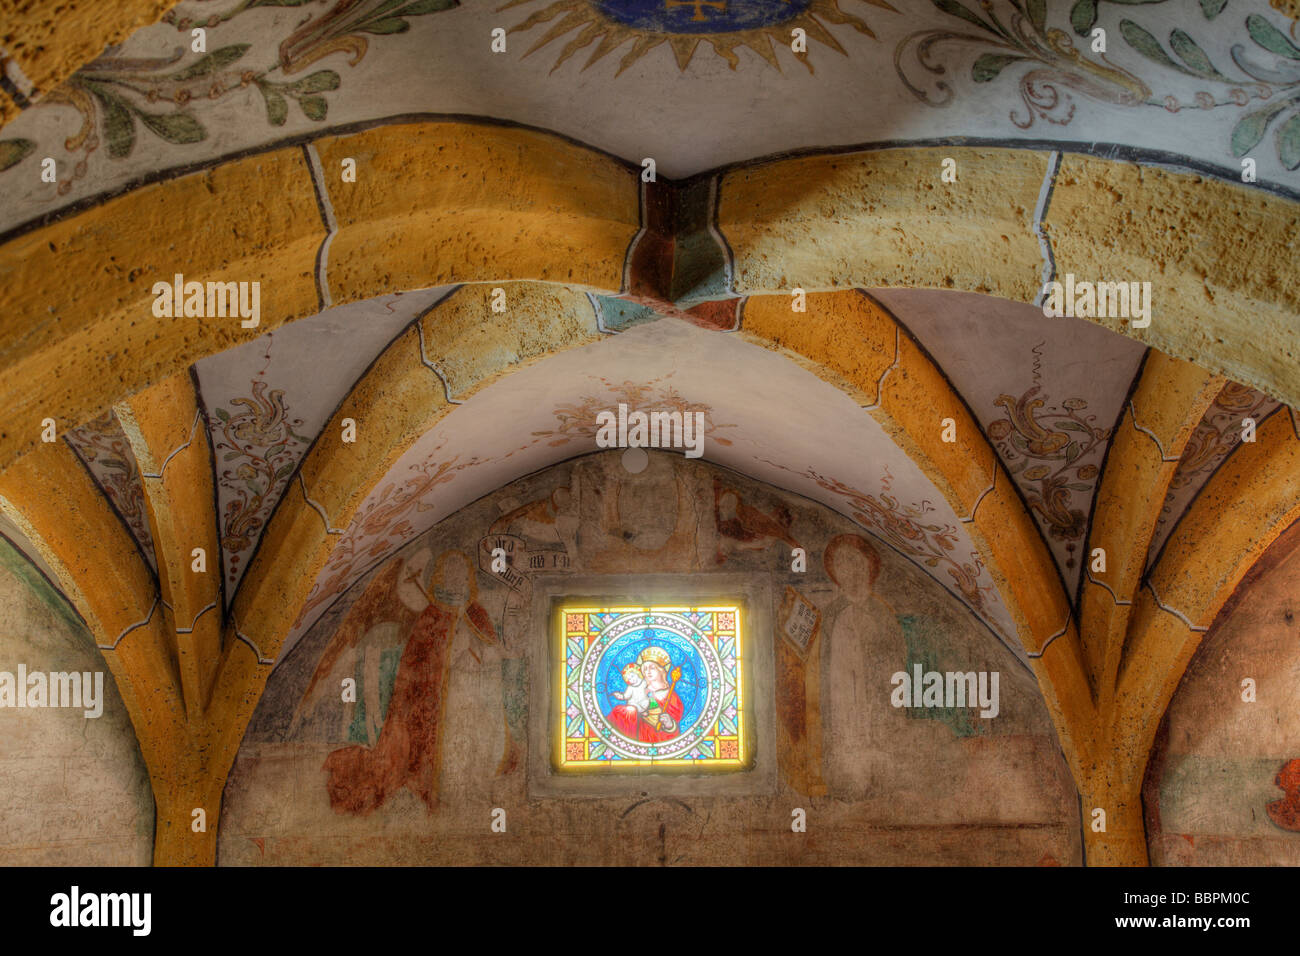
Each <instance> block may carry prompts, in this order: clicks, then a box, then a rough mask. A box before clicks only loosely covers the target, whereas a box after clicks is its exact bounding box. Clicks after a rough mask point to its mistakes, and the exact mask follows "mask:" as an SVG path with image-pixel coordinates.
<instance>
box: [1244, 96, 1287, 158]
mask: <svg viewBox="0 0 1300 956" xmlns="http://www.w3.org/2000/svg"><path fill="white" fill-rule="evenodd" d="M1285 108H1286V104H1285V103H1279V104H1277V105H1276V106H1269V107H1267V108H1265V109H1262V110H1258V111H1257V112H1254V113H1248V114H1247V115H1245V116H1243V117H1242V118H1241V119H1239V120H1238V121H1237V125H1236V126H1234V127H1233V128H1232V155H1233V156H1236V157H1238V158H1240V157H1242V156H1245V155H1246V154H1247V153H1249V152H1250V151H1251V150H1252V149H1254V148H1255V147H1256V146H1258V145H1259V141H1260V140H1261V139H1263V138H1264V132H1265V131H1266V130H1267V129H1268V124H1269V123H1271V122H1273V117H1275V116H1277V114H1278V113H1280V112H1282V110H1283V109H1285Z"/></svg>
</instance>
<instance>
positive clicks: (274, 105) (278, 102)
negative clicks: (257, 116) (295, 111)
mask: <svg viewBox="0 0 1300 956" xmlns="http://www.w3.org/2000/svg"><path fill="white" fill-rule="evenodd" d="M262 97H263V98H264V99H265V100H266V118H267V120H268V121H269V122H270V124H271V125H272V126H283V125H284V121H285V120H286V119H288V118H289V104H288V103H287V102H286V101H285V98H284V97H283V96H281V95H280V94H279V93H277V92H276V91H275V90H273V89H270V88H269V87H262Z"/></svg>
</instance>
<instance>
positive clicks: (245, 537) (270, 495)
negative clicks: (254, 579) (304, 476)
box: [213, 380, 310, 585]
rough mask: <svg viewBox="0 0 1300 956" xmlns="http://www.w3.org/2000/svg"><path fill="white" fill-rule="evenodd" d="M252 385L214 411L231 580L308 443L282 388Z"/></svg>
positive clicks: (223, 542) (260, 382)
mask: <svg viewBox="0 0 1300 956" xmlns="http://www.w3.org/2000/svg"><path fill="white" fill-rule="evenodd" d="M252 386H253V387H252V391H253V394H252V395H251V396H248V397H243V398H236V399H234V400H232V401H231V402H230V405H231V409H230V410H227V409H225V408H218V409H217V410H216V412H215V413H214V414H215V415H216V418H217V422H215V423H214V431H215V432H216V435H215V437H216V441H215V442H214V443H213V452H214V454H216V455H219V456H220V458H221V462H222V463H223V464H224V465H225V467H223V468H222V469H221V473H220V476H219V479H218V480H219V481H220V484H221V486H222V488H224V489H225V490H226V491H227V492H228V493H229V494H230V495H231V496H232V500H230V501H227V502H226V506H225V509H224V512H223V516H222V519H223V523H222V533H221V547H222V549H223V550H224V552H225V554H226V556H227V558H228V562H229V563H228V565H227V568H226V575H227V580H228V582H229V583H230V584H231V585H233V584H234V583H235V582H236V581H237V580H238V579H239V573H240V568H239V565H240V561H241V554H242V552H244V551H247V550H248V549H249V548H251V547H252V546H253V543H254V542H255V541H256V540H257V538H258V536H259V535H260V534H261V532H262V527H263V525H264V524H265V523H266V519H267V517H268V515H269V513H270V510H271V507H272V505H274V504H275V502H276V501H277V500H278V499H279V496H280V493H281V492H282V491H283V489H284V486H285V484H286V483H287V482H288V480H289V476H290V475H292V474H293V470H294V468H295V467H297V464H298V459H299V458H300V457H301V456H302V450H303V449H305V448H306V446H307V445H308V444H309V443H310V439H308V438H305V437H304V436H302V435H300V434H298V433H297V431H295V429H297V428H301V427H302V424H303V423H302V419H298V418H293V419H291V418H290V417H289V409H288V406H287V405H286V404H285V401H284V390H283V389H278V388H277V389H275V390H273V391H272V392H271V393H270V394H269V395H268V394H267V392H266V382H265V381H263V380H257V381H254V382H253V383H252Z"/></svg>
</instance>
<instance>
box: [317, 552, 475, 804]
mask: <svg viewBox="0 0 1300 956" xmlns="http://www.w3.org/2000/svg"><path fill="white" fill-rule="evenodd" d="M402 584H404V585H406V584H413V585H415V586H416V587H417V588H418V589H419V590H420V591H422V592H423V594H424V598H425V607H424V610H423V611H422V612H421V613H420V615H419V616H418V617H417V618H416V620H415V623H414V626H413V627H412V629H411V634H410V638H409V639H408V640H407V642H406V647H405V649H404V650H403V651H402V658H401V662H400V663H399V665H398V669H397V676H396V678H395V679H394V682H393V691H392V697H391V700H390V701H389V706H388V716H387V719H386V720H385V721H384V724H383V729H382V730H381V731H380V734H379V739H378V742H377V743H376V744H375V746H374V747H367V746H363V745H354V746H350V747H345V748H343V749H341V750H336V751H334V752H333V753H331V754H330V755H329V756H328V757H326V759H325V764H324V767H323V768H322V769H324V770H325V771H326V773H328V775H329V779H328V782H327V784H326V787H327V789H328V792H329V799H330V806H332V807H333V808H334V810H335V811H336V812H338V813H352V814H357V815H361V816H365V815H367V814H369V813H372V812H373V811H374V810H375V809H377V808H378V807H380V806H382V805H383V803H384V801H385V800H386V799H387V798H388V797H389V796H391V795H392V794H393V793H395V792H396V791H398V790H400V789H402V788H403V787H406V788H408V789H410V790H411V792H412V793H414V794H415V795H416V796H417V797H419V798H420V799H421V800H422V801H423V802H424V804H425V805H426V806H427V807H428V808H429V809H430V810H434V809H436V808H437V805H438V778H439V772H440V771H441V769H442V742H443V726H442V724H443V715H444V712H445V710H446V703H447V690H448V678H449V677H450V669H449V668H448V666H447V665H448V661H449V658H450V652H451V645H452V641H453V638H454V636H455V634H456V629H457V624H458V623H460V622H461V621H462V620H464V621H465V622H466V623H467V624H468V625H469V629H470V631H471V633H472V634H473V635H474V636H475V637H476V638H477V639H478V640H479V641H481V642H482V643H484V644H495V643H496V640H497V636H496V630H495V628H494V627H493V625H492V622H491V620H490V619H489V618H488V615H487V612H486V611H485V610H484V609H483V607H482V606H481V605H480V604H479V603H478V598H477V585H476V582H475V579H474V566H473V564H472V562H471V561H470V559H469V557H468V556H467V555H466V554H464V553H463V552H461V551H446V552H444V553H443V554H442V555H441V557H439V558H438V561H437V563H436V564H435V566H434V569H433V576H432V581H431V582H430V584H431V587H430V589H429V590H428V591H425V590H424V588H423V586H422V585H421V583H420V580H419V576H418V575H417V574H416V573H414V572H412V573H410V574H409V575H408V576H407V577H406V579H405V580H404V581H403V582H402ZM322 663H323V662H322Z"/></svg>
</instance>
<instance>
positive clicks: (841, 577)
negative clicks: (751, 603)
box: [822, 534, 906, 792]
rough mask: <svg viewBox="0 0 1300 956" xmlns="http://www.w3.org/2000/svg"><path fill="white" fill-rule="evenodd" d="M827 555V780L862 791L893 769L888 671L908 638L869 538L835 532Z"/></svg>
mask: <svg viewBox="0 0 1300 956" xmlns="http://www.w3.org/2000/svg"><path fill="white" fill-rule="evenodd" d="M822 560H823V563H824V564H825V566H826V574H827V575H828V576H829V577H830V579H831V581H832V582H833V583H834V584H835V585H836V587H837V588H838V591H839V593H838V595H837V596H836V598H835V599H834V600H832V601H831V603H830V605H829V606H828V607H827V608H826V609H825V611H823V621H824V622H826V623H825V624H824V625H823V626H824V628H825V630H826V632H827V633H828V634H829V636H830V641H829V646H828V648H827V652H826V655H825V656H826V659H825V664H824V666H825V670H824V671H823V674H824V682H823V688H825V689H824V690H823V691H822V694H823V707H825V705H826V700H827V698H829V712H830V716H829V720H828V723H829V730H830V737H831V741H830V745H829V746H827V747H826V748H825V750H826V754H827V755H828V757H829V758H830V760H829V765H828V770H829V775H830V780H829V782H830V783H831V784H832V786H833V787H835V788H836V789H839V790H841V791H845V790H847V791H848V792H857V791H860V790H862V789H863V788H867V787H870V786H871V785H872V784H873V782H874V780H875V778H876V777H877V775H879V774H884V773H886V770H887V767H886V763H887V760H888V750H889V747H888V745H887V744H885V743H884V742H878V741H877V739H876V736H877V735H878V734H882V726H883V727H889V729H890V732H891V733H892V732H893V730H894V729H895V728H896V727H897V721H895V720H894V719H893V717H894V715H893V710H892V708H891V707H890V706H889V699H888V698H889V693H888V692H889V685H888V683H887V677H888V674H889V673H891V672H892V671H894V670H896V669H897V667H896V665H895V661H896V660H898V659H899V658H901V657H902V656H903V654H904V652H905V648H906V642H905V640H904V637H903V633H902V628H901V627H900V626H899V624H898V620H897V618H896V616H895V612H894V608H893V606H892V605H890V604H889V603H888V602H887V601H885V599H884V598H883V597H881V596H880V595H879V594H877V593H876V591H875V585H876V580H877V578H878V577H879V576H880V567H881V562H880V555H879V554H878V553H877V552H876V549H875V547H874V546H872V544H871V543H870V542H869V541H868V540H867V539H866V538H865V537H863V536H862V535H859V534H840V535H836V536H835V537H833V538H831V540H830V541H829V542H827V544H826V550H825V552H824V554H823V558H822Z"/></svg>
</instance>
